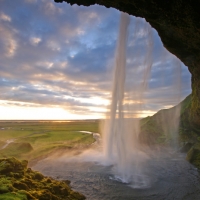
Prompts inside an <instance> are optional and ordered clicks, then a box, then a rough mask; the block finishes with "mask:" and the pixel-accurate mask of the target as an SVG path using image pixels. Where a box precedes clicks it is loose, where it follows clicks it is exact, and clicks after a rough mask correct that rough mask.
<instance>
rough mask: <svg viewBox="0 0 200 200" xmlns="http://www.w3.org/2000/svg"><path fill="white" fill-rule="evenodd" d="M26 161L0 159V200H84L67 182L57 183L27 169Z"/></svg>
mask: <svg viewBox="0 0 200 200" xmlns="http://www.w3.org/2000/svg"><path fill="white" fill-rule="evenodd" d="M27 165H28V161H26V160H23V161H21V162H20V161H18V160H17V159H15V158H8V159H0V200H6V199H9V200H64V199H65V200H84V199H85V196H83V195H82V194H80V193H78V192H75V191H73V190H72V189H71V188H70V186H69V183H70V182H69V181H57V180H54V179H52V178H50V177H46V176H43V175H42V174H41V173H39V172H37V171H33V170H32V169H30V168H27Z"/></svg>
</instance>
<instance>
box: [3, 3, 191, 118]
mask: <svg viewBox="0 0 200 200" xmlns="http://www.w3.org/2000/svg"><path fill="white" fill-rule="evenodd" d="M10 3H12V5H13V6H12V7H11V6H10ZM18 5H20V9H19V6H18ZM119 14H120V13H119V11H117V10H115V9H107V8H105V7H103V6H98V5H94V6H90V7H83V6H77V5H73V6H70V5H69V4H67V3H65V4H56V3H54V1H53V0H42V1H37V0H18V1H12V0H6V1H3V2H2V3H1V8H0V59H1V62H0V93H1V99H0V100H2V101H4V104H3V103H0V106H1V107H0V111H1V112H0V118H1V119H4V118H6V119H9V116H10V117H11V114H9V113H12V112H13V113H15V114H14V115H13V116H15V118H16V119H19V118H20V119H22V118H23V117H24V118H27V119H31V117H32V118H34V119H36V118H37V117H38V119H39V117H40V118H41V117H44V118H45V119H50V118H51V119H52V118H53V117H54V118H55V117H56V118H58V119H64V118H66V119H70V117H71V118H73V119H74V118H84V119H85V118H102V117H104V116H105V115H106V113H107V110H108V108H109V104H110V100H111V90H112V77H113V75H112V72H113V67H114V56H115V47H116V44H117V35H118V28H119ZM137 21H140V22H141V23H138V24H140V25H139V26H137V32H136V35H137V40H135V39H134V31H135V29H134V27H135V26H134V24H135V23H136V22H137ZM145 23H146V22H145V20H144V19H139V18H135V17H131V24H130V27H129V42H128V49H127V82H128V84H127V88H126V89H127V90H128V91H131V90H132V88H133V85H132V83H133V80H134V81H135V83H138V84H139V83H140V82H141V76H138V75H135V73H134V72H135V70H136V69H135V68H134V67H133V66H135V64H137V66H140V67H138V69H137V71H138V72H142V68H143V63H144V62H143V61H142V58H143V56H144V54H146V53H147V52H146V46H145V45H146V44H145V42H147V43H148V40H147V31H146V29H145V28H144V27H145ZM153 40H154V47H153V48H154V49H153V66H152V72H151V75H150V77H149V79H150V80H149V82H148V89H147V91H146V92H145V94H144V103H145V107H144V110H142V111H141V112H140V113H136V114H135V116H137V117H142V116H145V115H146V116H147V115H151V114H153V113H155V112H156V111H158V110H159V109H162V108H167V107H169V106H172V105H175V104H176V101H175V99H174V98H172V97H173V95H174V93H173V92H171V89H170V84H171V82H170V81H173V80H174V77H175V76H174V71H173V69H174V68H173V66H176V65H178V64H179V63H180V62H179V61H176V60H175V61H174V56H172V55H171V54H169V53H168V52H167V51H166V50H165V49H164V48H163V44H162V42H161V41H160V39H159V37H158V34H157V32H156V31H155V30H153ZM144 41H145V42H144ZM135 48H136V49H137V51H135ZM181 65H182V67H181V69H182V72H181V73H182V74H181V80H182V93H181V99H183V98H184V97H185V96H186V95H188V94H189V93H190V92H191V87H190V74H189V72H188V69H187V67H185V66H184V65H183V64H181ZM125 98H126V100H127V97H126V96H125ZM6 101H7V103H5V102H6ZM12 103H13V104H12ZM126 103H127V102H126V101H125V104H126ZM130 103H131V104H132V103H133V100H132V102H131V101H129V104H130ZM40 108H41V110H42V112H43V115H42V114H40V113H41V112H40ZM5 109H6V110H5ZM20 109H22V110H23V111H22V110H21V112H20ZM5 112H6V113H7V114H6V115H4V114H1V113H5ZM53 112H55V114H53ZM20 113H21V114H20ZM31 113H32V114H31ZM37 113H38V114H37Z"/></svg>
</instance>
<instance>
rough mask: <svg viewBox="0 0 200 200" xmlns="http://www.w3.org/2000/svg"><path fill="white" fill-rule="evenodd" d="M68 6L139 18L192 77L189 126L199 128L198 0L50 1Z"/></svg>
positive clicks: (199, 30) (199, 49) (199, 39)
mask: <svg viewBox="0 0 200 200" xmlns="http://www.w3.org/2000/svg"><path fill="white" fill-rule="evenodd" d="M54 1H55V2H63V1H66V2H68V3H70V4H78V5H85V6H89V5H93V4H99V5H104V6H106V7H113V8H116V9H118V10H120V11H123V12H126V13H128V14H130V15H134V16H136V17H143V18H145V19H146V21H147V22H149V23H150V24H151V26H152V27H154V28H155V29H156V30H157V31H158V34H159V35H160V37H161V40H162V42H163V44H164V46H165V47H166V49H168V50H169V51H170V52H171V53H173V54H174V55H176V56H177V57H178V58H179V59H180V60H181V61H182V62H183V63H184V64H185V65H186V66H188V68H189V70H190V72H191V74H192V106H191V114H190V118H191V123H193V125H194V126H195V127H198V128H200V12H199V8H200V1H199V0H175V1H174V0H54Z"/></svg>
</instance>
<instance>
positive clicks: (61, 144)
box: [0, 121, 98, 160]
mask: <svg viewBox="0 0 200 200" xmlns="http://www.w3.org/2000/svg"><path fill="white" fill-rule="evenodd" d="M0 128H1V129H0V141H1V142H0V148H1V147H3V145H5V143H6V141H7V140H9V139H13V138H14V139H16V140H15V141H14V142H13V143H10V144H9V145H8V146H7V147H6V148H5V149H1V150H0V157H9V156H14V157H17V158H20V159H29V160H31V159H35V158H39V157H44V156H45V155H47V154H49V153H51V152H53V151H55V150H58V149H70V148H72V147H85V146H87V145H89V144H91V143H93V142H94V139H93V137H92V135H90V134H86V133H81V132H79V131H91V132H98V122H97V121H71V122H39V121H35V122H21V123H19V122H1V123H0ZM2 128H3V129H2Z"/></svg>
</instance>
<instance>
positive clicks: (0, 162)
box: [0, 158, 26, 174]
mask: <svg viewBox="0 0 200 200" xmlns="http://www.w3.org/2000/svg"><path fill="white" fill-rule="evenodd" d="M22 163H23V164H22ZM22 163H21V162H20V161H18V160H17V159H15V158H8V159H0V174H8V173H10V172H21V173H23V172H24V170H25V168H26V166H25V165H24V162H22Z"/></svg>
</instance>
